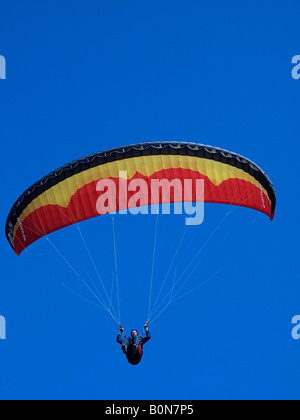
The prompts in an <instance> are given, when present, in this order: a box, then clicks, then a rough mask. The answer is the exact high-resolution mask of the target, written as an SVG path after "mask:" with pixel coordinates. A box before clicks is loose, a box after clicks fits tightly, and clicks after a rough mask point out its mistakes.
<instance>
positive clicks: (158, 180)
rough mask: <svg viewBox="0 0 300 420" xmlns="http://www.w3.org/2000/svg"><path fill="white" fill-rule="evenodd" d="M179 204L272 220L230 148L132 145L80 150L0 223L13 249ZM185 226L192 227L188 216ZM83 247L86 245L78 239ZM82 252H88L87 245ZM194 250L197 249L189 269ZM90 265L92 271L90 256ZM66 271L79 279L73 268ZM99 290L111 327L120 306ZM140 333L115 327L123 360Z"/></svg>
mask: <svg viewBox="0 0 300 420" xmlns="http://www.w3.org/2000/svg"><path fill="white" fill-rule="evenodd" d="M153 186H156V190H155V191H154V188H153ZM164 187H166V190H167V191H164ZM200 188H201V191H200ZM183 202H184V203H186V202H189V203H198V202H201V203H202V204H203V203H217V204H228V205H230V206H240V207H247V208H250V209H253V210H257V211H259V212H261V213H264V214H266V215H267V216H268V217H269V218H270V219H271V220H273V218H274V216H275V210H276V193H275V189H274V186H273V184H272V182H271V180H270V179H269V177H268V176H267V175H266V173H265V172H264V171H263V170H262V169H260V167H259V166H257V165H256V164H255V163H254V162H252V161H250V160H249V159H247V158H244V157H242V156H240V155H238V154H235V153H231V152H228V151H226V150H223V149H219V148H214V147H211V146H206V145H202V144H197V143H187V142H152V143H140V144H135V145H130V146H126V147H122V148H116V149H111V150H107V151H104V152H99V153H96V154H93V155H89V156H86V157H84V158H82V159H79V160H76V161H74V162H72V163H70V164H68V165H65V166H63V167H61V168H59V169H57V170H56V171H54V172H52V173H50V174H49V175H47V176H46V177H44V178H42V179H41V180H40V181H38V182H36V183H35V184H34V185H32V186H31V187H30V188H29V189H28V190H26V191H25V192H24V193H23V194H22V195H21V196H20V198H19V199H18V200H17V201H16V203H15V204H14V206H13V207H12V209H11V211H10V213H9V215H8V218H7V222H6V237H7V239H8V241H9V243H10V245H11V247H12V249H13V251H14V252H15V253H16V254H17V255H20V254H21V253H22V252H23V251H24V250H25V249H27V248H28V247H29V246H30V245H31V244H33V243H34V242H35V241H37V240H39V239H40V238H42V237H46V238H47V237H48V235H49V234H50V233H52V232H55V231H57V230H59V229H63V228H65V227H67V226H70V225H76V226H78V230H79V229H80V228H79V225H80V222H82V221H84V220H87V219H91V218H95V217H97V216H99V215H104V214H115V213H116V212H119V213H120V214H126V212H127V211H128V210H129V209H131V210H132V209H142V208H144V207H145V206H153V205H156V206H159V205H161V204H166V203H174V204H181V203H183ZM140 211H142V210H140ZM155 211H157V208H156V210H155ZM196 216H197V215H196ZM196 219H197V220H200V221H201V220H202V219H201V217H195V218H194V220H196ZM187 224H190V225H192V224H193V221H191V220H190V221H189V223H187ZM212 237H213V235H211V238H212ZM84 245H85V247H86V248H87V244H86V243H85V241H84ZM178 249H179V248H178ZM88 253H89V256H91V255H90V251H89V250H88ZM60 255H61V254H60ZM198 255H199V252H198V254H196V256H195V257H194V258H193V259H192V260H191V263H190V264H189V267H190V266H191V265H192V263H194V261H195V259H196V258H197V256H198ZM63 259H64V260H65V262H66V259H65V258H63ZM68 265H69V266H71V265H70V264H69V263H68ZM93 265H94V267H95V269H96V271H97V268H96V264H95V262H94V261H93ZM71 268H72V267H71ZM170 268H171V267H170ZM170 268H169V270H168V273H167V276H168V274H169V272H170ZM186 271H187V270H185V272H186ZM73 272H74V273H75V274H76V275H77V277H79V278H80V275H79V274H78V273H77V272H76V271H75V270H74V269H73ZM167 276H166V277H167ZM152 277H153V276H152ZM181 277H182V276H181ZM181 277H180V278H181ZM99 279H100V281H101V283H102V280H101V278H100V276H99ZM81 280H82V279H81ZM82 281H83V282H84V284H85V285H86V283H85V281H84V280H82ZM151 281H152V280H151ZM164 282H165V280H164ZM164 282H163V284H164ZM175 285H176V282H174V284H173V287H172V289H171V291H170V292H169V293H168V294H167V295H166V297H167V296H169V297H170V296H171V298H172V297H174V296H173V290H174V286H175ZM102 286H103V288H104V285H103V283H102ZM151 288H152V284H151ZM96 290H97V289H96ZM104 290H105V289H104ZM117 290H118V288H117ZM151 290H152V289H151ZM161 290H162V288H161ZM161 290H160V292H159V294H158V296H159V295H160V293H161ZM89 291H90V292H91V293H92V294H93V295H94V297H96V298H98V296H96V291H95V290H94V291H93V290H92V289H91V288H89ZM105 294H106V297H107V298H108V301H109V303H108V304H105V302H104V299H99V298H98V300H99V302H100V304H101V305H102V306H103V308H104V309H106V310H107V312H108V313H109V314H110V315H111V316H112V318H113V319H114V321H115V322H116V323H117V325H119V324H120V322H121V320H120V311H119V314H117V313H116V311H114V308H113V306H112V302H111V299H110V298H109V295H108V293H107V291H106V290H105ZM150 296H151V295H150ZM166 297H165V298H164V300H165V299H166ZM170 301H171V299H170ZM157 303H158V297H157V299H156V301H155V303H154V307H153V309H152V311H151V313H150V299H149V314H148V320H149V319H150V315H152V314H153V313H155V309H156V310H157V306H156V304H157ZM168 305H169V303H167V304H166V305H165V308H166V307H167V306H168ZM155 306H156V307H155ZM163 310H164V308H163V309H162V310H161V311H160V312H159V314H160V313H162V312H163ZM159 314H158V315H156V317H157V316H159ZM151 322H153V320H152V319H151ZM145 331H146V337H145V338H142V337H139V336H138V333H137V331H136V330H133V331H132V334H131V337H127V336H125V337H124V338H122V333H123V328H122V327H120V334H119V335H118V338H117V341H118V343H119V344H121V345H122V349H123V352H124V353H125V354H126V357H127V359H128V361H129V363H131V364H138V363H139V362H140V361H141V359H142V355H143V345H144V344H145V343H146V342H147V341H149V339H150V338H151V334H150V332H149V329H148V323H147V324H146V325H145Z"/></svg>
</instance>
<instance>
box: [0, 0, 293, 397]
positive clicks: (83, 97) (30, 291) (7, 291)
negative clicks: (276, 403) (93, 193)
mask: <svg viewBox="0 0 300 420" xmlns="http://www.w3.org/2000/svg"><path fill="white" fill-rule="evenodd" d="M299 18H300V5H299V2H298V1H296V0H295V1H269V0H264V1H253V0H252V1H243V2H240V1H226V2H225V1H221V0H219V1H214V2H204V1H199V0H197V1H196V0H194V1H177V0H172V1H171V0H169V1H167V0H160V1H151V2H141V1H136V0H132V1H130V2H128V1H125V2H124V1H118V0H116V1H109V2H108V1H102V0H101V1H95V0H93V1H88V2H83V1H77V0H74V1H72V2H70V1H65V0H60V1H57V0H54V1H51V2H40V1H27V2H24V1H16V2H13V3H12V2H11V3H7V2H6V3H5V4H4V3H3V4H2V5H1V14H0V54H1V55H4V56H5V57H6V60H7V80H6V81H3V80H1V81H0V104H1V115H0V120H1V137H0V138H1V174H2V175H1V209H0V220H1V225H2V236H1V239H0V250H1V254H0V255H1V274H0V278H1V281H0V314H1V315H3V316H5V317H6V320H7V340H6V341H0V398H2V399H7V398H9V399H14V398H22V399H32V398H35V399H40V398H59V399H60V398H70V399H76V398H78V399H79V398H80V399H90V398H96V399H212V398H214V399H215V398H218V399H226V398H235V399H240V398H259V399H260V398H270V399H276V398H283V399H287V398H299V374H300V366H299V353H300V342H297V341H293V340H292V338H291V330H292V325H291V319H292V317H293V316H294V315H297V314H299V313H300V285H299V268H298V262H299V255H298V253H299V240H298V234H299V218H298V208H299V184H298V177H299V163H298V155H299V151H300V150H299V149H300V146H299V138H300V125H299V111H300V105H299V95H300V81H295V80H293V79H292V77H291V70H292V64H291V59H292V57H293V56H294V55H296V54H300V46H299ZM154 140H158V141H163V140H164V141H167V140H182V141H184V140H186V141H189V140H190V141H199V142H201V143H205V144H211V145H214V146H218V147H222V148H226V149H229V150H232V151H235V152H237V153H240V154H242V155H245V156H247V157H248V158H250V159H252V160H254V161H255V162H257V163H258V164H259V165H260V166H262V167H263V169H264V170H265V171H266V172H267V173H268V174H269V176H270V177H271V178H272V180H273V182H274V185H275V187H276V191H277V195H278V207H277V213H276V217H275V220H274V222H273V223H271V222H270V221H269V220H268V218H267V217H265V216H264V215H261V214H256V213H255V212H254V211H252V210H247V209H240V208H238V209H236V210H235V211H234V212H232V213H231V214H230V215H229V216H228V217H226V219H225V221H224V223H223V224H222V226H221V227H220V229H218V231H217V232H216V234H215V235H214V236H213V238H211V240H210V241H209V243H208V244H207V246H206V247H205V249H204V250H203V252H202V253H201V258H200V257H199V258H197V259H196V261H197V264H198V265H197V266H196V269H195V270H194V272H193V273H192V276H191V278H190V281H189V282H188V283H187V284H186V285H185V286H184V289H182V292H181V293H185V292H188V291H189V290H192V289H193V287H195V286H196V285H197V284H201V283H202V282H205V281H207V280H208V279H209V278H210V277H211V276H212V275H213V274H215V273H216V272H218V270H220V269H223V271H222V273H221V274H220V275H218V276H216V277H215V278H213V279H212V280H210V281H208V282H207V283H205V284H204V285H203V286H202V287H201V288H200V289H198V290H197V291H196V292H194V293H192V294H190V295H188V296H186V297H185V298H184V299H180V300H178V301H177V302H176V303H174V304H172V305H171V306H170V307H169V308H167V310H165V311H164V312H163V313H162V314H161V316H160V317H159V318H157V320H156V321H155V322H154V323H153V325H152V328H151V332H152V335H153V338H152V340H151V341H150V342H149V343H148V344H147V346H145V356H144V359H143V362H142V363H141V364H140V365H139V366H137V367H132V366H130V365H129V364H128V363H127V362H126V360H125V358H124V356H123V355H122V353H121V351H120V347H119V346H118V345H117V344H116V342H115V338H116V334H117V326H116V325H115V323H114V322H113V320H112V319H111V318H110V317H109V316H108V314H107V313H106V312H105V311H103V310H101V309H99V308H98V307H96V306H94V305H91V304H89V303H88V302H86V301H85V300H83V299H81V298H80V297H78V296H76V295H75V294H74V293H71V292H70V291H69V290H68V289H66V288H65V287H63V285H62V283H64V284H66V285H67V286H68V287H70V288H72V290H74V291H75V292H76V293H78V294H80V295H81V296H83V297H85V298H87V299H91V300H94V299H93V296H91V295H90V294H89V292H88V290H87V289H85V288H84V287H82V284H81V283H80V281H78V279H77V278H76V276H74V274H73V273H72V271H71V270H70V268H69V267H68V266H67V265H66V264H65V263H64V261H63V260H62V259H61V258H60V257H59V256H58V255H57V253H56V252H55V250H54V249H53V247H51V245H49V243H48V242H47V241H45V240H41V241H39V242H37V243H35V244H34V245H33V246H31V247H30V249H29V252H28V253H27V252H25V253H23V254H22V256H20V257H16V256H15V255H14V254H13V252H12V251H11V249H10V246H9V244H8V243H7V241H6V238H5V235H4V226H5V221H6V217H7V214H8V212H9V210H10V208H11V206H12V205H13V203H14V202H15V200H16V199H17V198H18V196H19V195H20V194H21V193H22V192H23V191H24V190H25V189H26V188H27V187H29V186H30V185H31V184H32V183H33V182H35V181H36V180H38V179H39V178H41V177H42V176H44V175H46V174H47V173H49V172H50V171H52V170H54V169H56V168H57V167H59V166H61V165H63V164H65V163H67V162H70V161H71V160H73V159H76V158H79V157H82V156H85V155H87V154H89V153H93V152H96V151H100V150H105V149H107V148H110V147H116V146H122V145H126V144H130V143H135V142H140V141H154ZM226 212H227V207H225V206H212V205H208V206H206V217H205V222H204V224H203V225H202V226H200V227H197V228H191V229H190V230H188V232H187V236H186V238H185V240H184V243H183V246H182V248H181V250H180V254H179V255H178V258H176V261H175V263H174V265H173V266H172V269H171V274H170V276H169V278H168V285H166V288H165V291H167V290H168V288H170V285H172V279H173V276H174V271H175V268H176V267H177V273H181V272H183V271H184V270H185V268H186V267H187V266H188V264H189V262H190V261H191V260H192V259H193V258H194V256H195V255H196V254H197V252H198V251H199V249H200V248H201V246H202V245H203V244H204V243H205V242H206V240H207V239H208V238H209V237H210V235H211V234H212V233H213V232H214V229H215V228H216V226H218V224H219V222H220V220H222V218H223V217H224V215H226ZM155 220H156V219H155V217H153V216H149V217H146V216H140V217H133V216H129V217H128V218H124V216H117V217H116V219H115V223H116V240H117V250H118V267H119V285H120V301H121V315H122V321H123V323H124V326H125V328H126V330H127V332H128V331H129V330H130V329H131V328H133V327H135V328H139V329H141V328H142V326H143V323H144V321H145V319H146V317H147V310H148V296H149V293H148V292H149V285H150V278H151V268H152V255H153V245H154V230H155ZM184 229H185V227H184V219H183V217H180V216H177V217H175V216H170V217H167V216H161V217H160V218H159V225H158V242H157V250H156V251H157V252H156V260H155V261H156V262H155V268H154V274H155V282H154V289H153V298H155V296H156V295H157V293H158V290H159V287H160V285H161V284H162V281H163V279H164V276H165V274H166V272H167V270H168V268H169V266H170V263H171V261H172V258H173V256H174V253H175V251H176V248H177V245H178V243H179V241H180V238H181V237H182V234H183V232H184ZM82 232H83V234H84V236H85V238H86V240H87V242H88V244H89V246H90V249H91V252H92V254H93V256H94V258H95V261H96V262H97V265H98V267H99V271H100V272H101V276H102V278H103V280H104V281H105V283H106V286H107V289H108V290H110V287H111V278H112V273H113V271H114V252H113V237H112V226H111V219H110V216H108V217H103V218H98V219H95V220H92V221H88V222H86V223H83V224H82ZM51 241H53V243H54V244H55V246H57V247H58V248H59V249H60V251H61V252H62V253H63V255H64V256H65V257H66V258H67V259H68V260H72V264H74V267H76V270H78V271H79V272H80V274H81V275H82V276H83V277H85V276H86V272H88V273H89V274H90V275H91V276H92V278H93V279H94V281H97V276H96V275H95V271H94V270H93V266H92V264H91V261H90V260H89V258H88V256H87V255H86V252H85V248H84V247H83V246H82V242H81V240H80V237H79V236H78V234H77V232H76V229H74V227H71V228H68V229H65V230H64V231H62V232H57V233H55V234H53V235H51ZM163 295H164V294H162V297H163ZM96 302H97V301H96ZM152 303H153V301H152ZM114 305H116V296H115V297H114Z"/></svg>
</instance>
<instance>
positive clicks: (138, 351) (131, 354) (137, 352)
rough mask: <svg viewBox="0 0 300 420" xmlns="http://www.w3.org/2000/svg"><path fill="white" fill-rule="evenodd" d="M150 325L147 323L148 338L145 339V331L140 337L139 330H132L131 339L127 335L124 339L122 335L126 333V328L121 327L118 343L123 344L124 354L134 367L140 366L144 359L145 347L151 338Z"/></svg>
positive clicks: (145, 329)
mask: <svg viewBox="0 0 300 420" xmlns="http://www.w3.org/2000/svg"><path fill="white" fill-rule="evenodd" d="M148 323H149V321H147V322H146V324H145V326H144V331H146V337H143V334H144V331H143V334H142V335H141V336H140V337H139V334H138V332H137V330H132V331H131V337H128V336H126V335H125V336H124V338H123V339H122V334H123V333H124V328H123V327H122V325H120V333H119V335H118V337H117V342H118V343H119V344H121V346H122V350H123V353H124V354H125V355H126V357H127V360H128V362H129V363H130V364H132V365H138V364H139V363H140V361H141V360H142V357H143V346H144V344H145V343H147V341H149V340H150V338H151V334H150V331H149V328H148Z"/></svg>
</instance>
